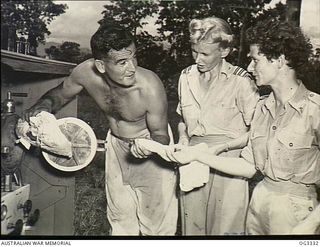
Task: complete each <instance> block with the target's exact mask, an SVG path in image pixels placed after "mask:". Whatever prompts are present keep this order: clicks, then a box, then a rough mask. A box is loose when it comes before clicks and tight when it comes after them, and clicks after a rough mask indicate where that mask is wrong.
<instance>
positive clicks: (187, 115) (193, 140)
mask: <svg viewBox="0 0 320 247" xmlns="http://www.w3.org/2000/svg"><path fill="white" fill-rule="evenodd" d="M189 29H190V40H191V49H192V54H193V57H194V60H195V64H194V65H191V66H189V67H188V68H186V69H184V70H183V71H182V73H181V75H180V79H179V90H178V92H179V105H178V107H177V112H178V114H179V115H180V116H181V122H180V123H179V126H178V129H179V143H180V144H184V145H191V146H193V145H196V144H198V143H202V142H205V143H207V144H208V145H209V146H210V147H213V148H216V147H217V146H219V149H220V151H225V152H222V153H221V155H222V156H226V157H239V155H240V151H241V149H235V150H232V151H228V150H221V147H222V146H224V144H225V143H226V142H229V141H232V140H235V139H237V138H239V137H240V136H243V135H246V133H247V132H248V129H249V126H250V123H251V120H252V116H253V113H254V109H255V107H256V104H257V102H258V99H259V94H258V92H257V88H256V85H255V84H254V82H253V81H252V80H251V78H250V74H249V73H247V72H246V71H245V70H244V69H242V68H240V67H238V66H233V65H232V64H230V63H228V62H227V61H225V57H227V56H228V54H229V53H230V51H231V49H232V41H233V35H232V33H231V30H230V27H229V25H228V24H227V22H225V21H224V20H222V19H220V18H216V17H210V18H205V19H203V20H198V19H195V20H192V21H191V23H190V25H189ZM244 140H245V141H244V142H243V143H244V145H246V140H247V139H246V138H244ZM244 145H243V146H244ZM183 169H184V168H182V169H180V188H181V190H182V192H181V194H182V195H181V208H182V232H183V235H240V234H244V230H245V216H246V212H247V206H248V200H249V195H248V181H247V180H246V179H245V178H243V177H237V176H230V175H227V174H224V173H221V172H218V171H215V170H214V169H211V170H210V174H208V177H209V178H208V180H207V181H205V182H206V183H205V182H204V183H205V184H204V185H203V186H201V185H202V184H203V183H200V184H199V186H201V187H196V188H193V189H192V187H190V186H188V189H185V188H186V187H187V186H185V184H182V182H181V181H186V182H188V179H189V180H192V179H193V178H194V176H196V175H199V173H202V167H201V164H200V166H198V167H197V166H194V171H191V172H190V171H189V174H191V177H189V178H185V177H184V175H185V173H186V172H184V171H183ZM190 169H192V168H190ZM200 170H201V171H200ZM207 172H208V173H209V170H207ZM204 176H205V175H204Z"/></svg>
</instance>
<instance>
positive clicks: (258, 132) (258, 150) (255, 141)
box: [250, 128, 268, 171]
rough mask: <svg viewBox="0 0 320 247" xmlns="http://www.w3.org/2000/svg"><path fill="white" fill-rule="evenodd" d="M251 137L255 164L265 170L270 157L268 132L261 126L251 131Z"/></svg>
mask: <svg viewBox="0 0 320 247" xmlns="http://www.w3.org/2000/svg"><path fill="white" fill-rule="evenodd" d="M250 139H251V145H252V151H253V156H254V162H255V165H256V166H257V167H258V168H259V170H260V171H263V170H264V166H265V162H266V160H267V158H268V152H267V133H266V131H265V129H263V128H259V129H255V130H253V131H251V135H250Z"/></svg>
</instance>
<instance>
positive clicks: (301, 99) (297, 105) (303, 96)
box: [288, 80, 309, 114]
mask: <svg viewBox="0 0 320 247" xmlns="http://www.w3.org/2000/svg"><path fill="white" fill-rule="evenodd" d="M308 93H309V91H308V89H307V88H306V87H305V86H304V85H303V83H302V82H301V81H300V80H299V87H298V88H297V91H296V92H295V93H294V95H293V96H292V97H291V98H290V99H289V100H288V104H289V105H291V106H292V108H294V109H295V110H296V111H297V112H299V114H301V113H302V112H303V109H304V106H305V104H306V102H307V98H308Z"/></svg>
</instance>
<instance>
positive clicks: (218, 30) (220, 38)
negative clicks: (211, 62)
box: [189, 16, 233, 48]
mask: <svg viewBox="0 0 320 247" xmlns="http://www.w3.org/2000/svg"><path fill="white" fill-rule="evenodd" d="M189 32H190V41H191V43H198V42H206V43H219V44H220V47H222V48H229V47H230V48H231V47H232V46H233V34H232V31H231V28H230V26H229V24H228V23H227V22H226V21H225V20H223V19H221V18H218V17H215V16H213V17H207V18H204V19H193V20H191V22H190V24H189Z"/></svg>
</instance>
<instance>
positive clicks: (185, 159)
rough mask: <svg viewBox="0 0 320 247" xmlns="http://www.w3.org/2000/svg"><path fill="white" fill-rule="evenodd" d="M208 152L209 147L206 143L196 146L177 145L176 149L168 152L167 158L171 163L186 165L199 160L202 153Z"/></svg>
mask: <svg viewBox="0 0 320 247" xmlns="http://www.w3.org/2000/svg"><path fill="white" fill-rule="evenodd" d="M206 151H208V146H207V144H205V143H200V144H198V145H195V146H184V145H181V144H177V145H174V149H171V150H168V152H167V157H168V159H169V160H170V161H173V162H177V163H179V164H182V165H184V164H189V163H190V162H192V161H195V160H197V159H198V157H199V155H201V152H206Z"/></svg>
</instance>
